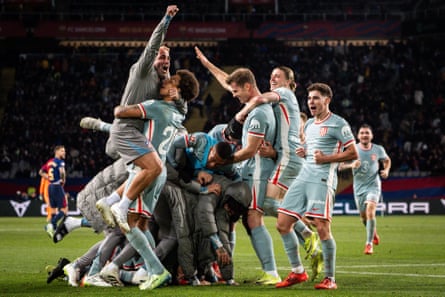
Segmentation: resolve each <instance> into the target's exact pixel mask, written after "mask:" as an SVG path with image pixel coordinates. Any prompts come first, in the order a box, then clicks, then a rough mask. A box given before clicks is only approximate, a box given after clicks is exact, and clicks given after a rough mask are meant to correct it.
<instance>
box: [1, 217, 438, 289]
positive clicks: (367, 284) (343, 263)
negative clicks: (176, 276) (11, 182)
mask: <svg viewBox="0 0 445 297" xmlns="http://www.w3.org/2000/svg"><path fill="white" fill-rule="evenodd" d="M274 220H275V219H274V218H266V225H267V227H268V228H269V230H270V232H271V235H272V237H273V240H274V247H275V255H276V260H277V266H278V270H279V273H280V275H281V276H282V277H285V276H286V275H287V273H288V272H289V265H288V262H287V258H286V256H285V254H284V250H283V245H282V242H281V239H280V237H279V235H278V233H277V231H276V230H275V224H274ZM44 223H45V219H44V218H43V217H42V218H4V217H3V218H0V296H2V297H7V296H79V297H80V296H89V297H90V296H147V295H150V296H214V297H223V296H256V297H257V296H299V297H300V296H302V297H304V296H373V297H376V296H391V297H394V296H404V297H405V296H445V252H444V250H445V216H384V217H378V218H377V227H378V231H379V234H380V237H381V244H380V245H379V246H376V247H375V248H374V254H373V255H371V256H369V255H364V254H363V248H364V240H365V228H364V226H363V225H362V224H361V222H360V221H359V218H358V217H356V216H338V217H334V220H333V234H334V237H335V239H336V241H337V265H336V267H337V269H336V278H337V284H338V289H337V290H335V291H318V290H315V289H314V288H313V286H314V283H311V282H306V283H303V284H299V285H295V286H292V287H289V288H284V289H275V288H274V287H263V286H257V285H254V284H251V283H249V281H251V280H253V279H254V278H255V277H256V276H257V275H258V273H259V272H260V265H259V261H258V260H257V258H256V256H255V254H254V252H253V249H252V247H251V245H250V241H249V239H248V237H247V235H246V233H245V231H244V230H243V229H242V227H241V225H239V226H238V228H237V245H236V248H235V257H234V261H235V270H236V272H235V275H236V280H237V281H238V282H239V283H240V286H236V287H235V286H231V287H229V286H225V285H215V286H206V287H204V286H203V287H178V286H172V287H164V288H159V289H156V290H153V291H150V292H147V291H140V290H139V289H138V288H137V287H123V288H91V287H87V288H83V287H79V288H74V287H70V286H69V285H68V283H67V282H65V281H62V280H54V281H53V282H52V283H51V284H46V277H47V275H46V272H45V266H46V265H48V264H52V265H55V264H56V263H57V260H58V259H59V258H60V257H66V258H68V259H70V260H74V259H75V258H76V257H77V256H80V255H82V254H83V253H84V252H85V251H86V250H87V249H88V248H89V247H90V246H91V245H92V244H93V243H95V242H97V241H99V240H100V239H101V238H102V235H98V234H95V233H93V232H92V231H91V229H79V230H76V231H74V232H73V233H72V234H69V235H68V236H67V237H66V238H65V239H64V240H63V241H61V242H60V243H58V244H54V243H53V242H52V241H51V240H50V239H49V238H48V236H47V235H46V233H45V232H44V230H43V226H44ZM302 255H303V256H304V253H302ZM304 264H305V267H306V268H307V269H308V272H310V267H309V265H308V264H309V263H308V262H307V261H306V260H305V261H304ZM318 280H320V279H318ZM245 281H247V282H245Z"/></svg>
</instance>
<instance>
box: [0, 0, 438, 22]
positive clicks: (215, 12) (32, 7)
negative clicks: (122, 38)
mask: <svg viewBox="0 0 445 297" xmlns="http://www.w3.org/2000/svg"><path fill="white" fill-rule="evenodd" d="M168 3H170V4H177V5H178V6H179V8H180V10H181V15H178V17H179V18H180V19H181V20H185V21H209V20H214V21H230V20H235V19H236V20H243V19H246V18H247V17H250V16H258V17H259V18H260V20H266V19H267V20H282V21H285V20H286V19H292V20H297V19H298V20H314V19H319V20H325V19H337V20H358V19H359V20H365V19H398V20H407V19H412V18H422V17H423V18H425V17H431V16H432V17H438V16H440V15H443V13H444V11H445V7H444V5H443V1H440V0H371V1H365V0H359V1H353V0H336V1H330V0H320V1H313V0H298V1H289V0H278V1H276V0H268V1H265V0H262V1H251V0H243V1H240V0H238V1H230V0H214V1H202V0H181V1H170V0H169V1H165V0H151V1H143V0H126V1H122V0H107V1H105V0H97V1H91V0H60V1H50V0H28V1H1V2H0V15H1V16H2V18H3V19H17V15H19V16H20V18H21V19H22V20H23V21H24V23H25V24H28V25H31V26H32V25H33V23H36V22H38V21H39V20H48V19H52V20H65V21H67V20H89V21H99V22H100V21H117V20H119V21H147V20H152V19H153V20H154V19H158V16H159V15H160V14H162V13H163V12H164V8H165V6H166V5H167V4H168Z"/></svg>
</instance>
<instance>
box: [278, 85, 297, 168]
mask: <svg viewBox="0 0 445 297" xmlns="http://www.w3.org/2000/svg"><path fill="white" fill-rule="evenodd" d="M273 91H274V92H275V93H277V94H278V95H279V96H280V101H279V102H277V103H274V104H273V105H272V107H273V112H274V114H275V119H276V121H277V123H276V125H277V132H276V137H275V144H274V148H275V150H276V151H277V152H278V157H279V158H281V155H282V154H285V155H286V156H285V157H286V158H288V159H291V160H293V161H295V162H298V163H302V160H301V158H300V157H298V156H297V155H296V154H295V149H296V148H297V147H299V146H301V140H300V107H299V105H298V101H297V97H295V94H294V93H293V92H292V91H291V90H290V89H288V88H284V87H282V88H277V89H275V90H273Z"/></svg>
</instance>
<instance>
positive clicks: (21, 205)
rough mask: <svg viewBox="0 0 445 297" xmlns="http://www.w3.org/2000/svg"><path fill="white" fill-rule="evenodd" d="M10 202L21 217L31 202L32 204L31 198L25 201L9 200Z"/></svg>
mask: <svg viewBox="0 0 445 297" xmlns="http://www.w3.org/2000/svg"><path fill="white" fill-rule="evenodd" d="M9 202H10V203H11V205H12V207H13V208H14V211H15V213H16V214H17V215H18V216H19V217H23V215H24V214H25V212H26V210H27V209H28V206H29V204H31V200H28V201H25V202H17V201H14V200H9Z"/></svg>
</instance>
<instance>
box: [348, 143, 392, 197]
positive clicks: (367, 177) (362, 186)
mask: <svg viewBox="0 0 445 297" xmlns="http://www.w3.org/2000/svg"><path fill="white" fill-rule="evenodd" d="M357 150H358V154H359V158H360V163H361V164H360V167H359V168H354V169H352V174H353V176H354V183H353V187H354V194H355V195H362V194H366V193H368V192H375V191H377V192H381V183H382V182H381V180H380V175H379V160H385V159H388V155H387V154H386V151H385V149H384V148H383V146H381V145H378V144H375V143H371V147H370V148H369V149H364V148H363V147H361V146H360V144H357Z"/></svg>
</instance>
